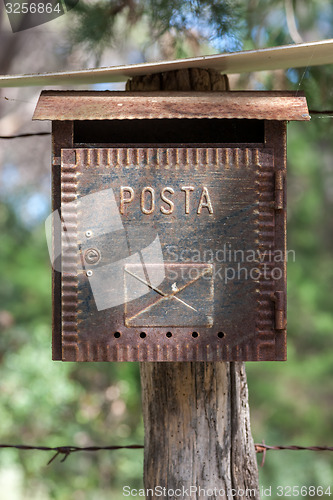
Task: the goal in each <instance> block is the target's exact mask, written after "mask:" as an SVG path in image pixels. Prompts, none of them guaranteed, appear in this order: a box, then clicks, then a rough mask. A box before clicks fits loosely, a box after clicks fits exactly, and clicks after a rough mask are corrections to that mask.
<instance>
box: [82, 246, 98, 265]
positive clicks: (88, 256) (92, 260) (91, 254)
mask: <svg viewBox="0 0 333 500" xmlns="http://www.w3.org/2000/svg"><path fill="white" fill-rule="evenodd" d="M100 258H101V254H100V252H99V251H98V250H97V249H96V248H88V250H86V251H85V253H84V259H85V261H86V262H87V263H88V264H97V262H99V260H100Z"/></svg>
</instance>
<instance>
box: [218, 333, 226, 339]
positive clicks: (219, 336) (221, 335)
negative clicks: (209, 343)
mask: <svg viewBox="0 0 333 500" xmlns="http://www.w3.org/2000/svg"><path fill="white" fill-rule="evenodd" d="M224 335H225V333H223V332H219V333H218V334H217V336H218V338H219V339H223V337H224Z"/></svg>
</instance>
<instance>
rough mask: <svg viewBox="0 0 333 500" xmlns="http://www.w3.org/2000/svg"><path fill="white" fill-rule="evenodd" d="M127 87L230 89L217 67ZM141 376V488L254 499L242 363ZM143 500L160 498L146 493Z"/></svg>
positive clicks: (139, 80)
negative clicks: (143, 434) (142, 447)
mask: <svg viewBox="0 0 333 500" xmlns="http://www.w3.org/2000/svg"><path fill="white" fill-rule="evenodd" d="M126 90H128V91H155V90H166V91H167V90H179V91H191V90H193V91H218V90H220V91H221V90H229V86H228V79H227V77H226V76H225V75H220V73H218V72H217V71H214V70H203V69H197V68H191V69H184V70H178V71H169V72H165V73H158V74H153V75H145V76H137V77H134V78H133V79H132V80H129V81H128V82H127V85H126ZM140 373H141V386H142V405H143V419H144V426H145V452H144V485H145V488H146V489H151V490H154V488H155V487H156V486H160V487H162V488H166V490H175V489H177V488H179V489H181V490H182V488H185V490H186V489H187V490H188V494H190V493H192V495H191V498H192V499H196V498H198V499H199V498H200V499H203V498H210V499H215V498H216V499H224V498H225V499H228V500H229V499H233V500H245V499H252V500H253V499H259V483H258V468H257V461H256V453H255V448H254V443H253V439H252V435H251V428H250V413H249V404H248V389H247V382H246V373H245V365H244V363H221V362H219V363H205V362H193V363H189V362H185V363H157V362H156V363H140ZM191 486H192V487H196V488H197V491H196V492H195V491H194V490H192V492H191V491H190V487H191ZM199 487H200V488H201V489H202V491H201V492H200V491H199ZM214 488H216V491H214ZM203 490H205V492H204V491H203ZM209 490H213V491H209ZM223 492H225V493H224V495H223ZM146 498H147V499H149V500H150V499H155V498H160V497H158V496H156V495H155V494H154V493H153V491H151V492H149V494H148V495H147V497H146ZM163 498H168V499H170V500H171V499H174V498H175V496H174V495H172V494H170V495H168V494H167V495H166V496H163ZM180 498H186V494H185V493H184V494H182V495H180Z"/></svg>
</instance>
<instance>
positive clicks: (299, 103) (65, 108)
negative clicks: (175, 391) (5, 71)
mask: <svg viewBox="0 0 333 500" xmlns="http://www.w3.org/2000/svg"><path fill="white" fill-rule="evenodd" d="M156 118H158V119H163V118H164V119H169V118H177V119H180V118H189V119H200V118H240V119H244V118H245V119H246V118H247V119H258V120H283V121H287V120H299V121H307V120H310V115H309V111H308V107H307V103H306V99H305V96H304V94H303V93H302V92H286V91H280V92H268V91H263V92H262V91H260V92H258V91H249V92H248V91H246V92H243V91H237V92H230V91H223V92H165V91H164V92H111V91H102V92H101V91H49V90H47V91H43V92H42V93H41V95H40V98H39V101H38V103H37V107H36V109H35V113H34V116H33V119H34V120H60V121H62V120H134V119H138V120H142V119H156Z"/></svg>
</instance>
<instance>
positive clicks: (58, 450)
mask: <svg viewBox="0 0 333 500" xmlns="http://www.w3.org/2000/svg"><path fill="white" fill-rule="evenodd" d="M254 447H255V451H256V453H263V460H262V462H261V466H263V465H264V462H265V458H266V452H267V451H268V450H289V451H333V446H296V445H289V446H269V445H266V444H265V443H264V442H263V443H256V444H255V445H254ZM0 448H15V449H16V450H34V451H53V452H55V454H54V455H53V456H52V458H51V459H50V460H49V461H48V463H47V465H50V464H51V463H52V462H53V461H54V460H55V459H56V458H58V457H59V456H60V455H61V456H62V458H61V460H60V461H61V462H65V460H66V459H67V458H68V457H69V455H71V454H72V453H76V452H80V451H100V450H142V449H144V446H143V445H142V444H131V445H126V446H83V447H81V446H55V447H51V446H30V445H25V444H0Z"/></svg>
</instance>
